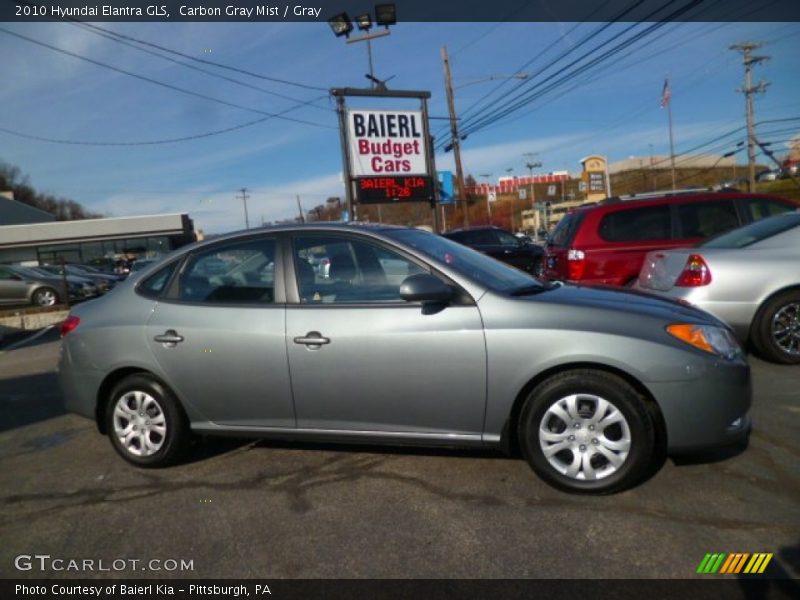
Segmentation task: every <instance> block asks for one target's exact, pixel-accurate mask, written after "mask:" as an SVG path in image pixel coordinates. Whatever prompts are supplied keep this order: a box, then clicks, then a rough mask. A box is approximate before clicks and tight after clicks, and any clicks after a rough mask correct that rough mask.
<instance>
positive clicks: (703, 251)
mask: <svg viewBox="0 0 800 600" xmlns="http://www.w3.org/2000/svg"><path fill="white" fill-rule="evenodd" d="M635 287H636V288H638V289H641V290H644V291H647V292H652V293H655V294H660V295H663V296H669V297H672V298H677V299H680V300H684V301H686V302H690V303H692V304H694V305H695V306H698V307H700V308H702V309H703V310H707V311H708V312H710V313H712V314H714V315H716V316H717V317H719V318H720V319H722V320H723V321H726V322H727V323H728V324H729V325H731V327H733V329H734V331H735V332H736V335H737V336H738V337H739V339H740V340H742V341H750V342H752V344H753V346H755V348H756V350H757V351H758V352H759V353H760V354H761V355H762V356H764V357H765V358H767V359H769V360H772V361H774V362H780V363H787V364H800V212H792V213H785V214H782V215H778V216H775V217H769V218H767V219H763V220H761V221H757V222H755V223H750V224H749V225H745V226H744V227H740V228H739V229H734V230H733V231H729V232H728V233H725V234H723V235H721V236H718V237H716V238H713V239H711V240H709V241H707V242H705V243H703V244H700V245H699V246H697V247H696V248H684V249H676V250H659V251H656V252H650V253H649V254H648V255H647V258H646V259H645V261H644V266H643V267H642V271H641V274H640V275H639V280H638V282H637V284H636V286H635Z"/></svg>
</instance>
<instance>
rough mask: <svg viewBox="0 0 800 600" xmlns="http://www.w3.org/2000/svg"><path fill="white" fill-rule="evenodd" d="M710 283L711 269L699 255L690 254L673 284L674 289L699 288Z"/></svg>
mask: <svg viewBox="0 0 800 600" xmlns="http://www.w3.org/2000/svg"><path fill="white" fill-rule="evenodd" d="M709 283H711V269H709V268H708V265H707V264H706V261H705V260H703V257H702V256H700V255H699V254H690V255H689V258H687V259H686V265H685V266H684V267H683V271H682V272H681V274H680V275H679V276H678V279H677V281H676V282H675V286H676V287H699V286H701V285H708V284H709Z"/></svg>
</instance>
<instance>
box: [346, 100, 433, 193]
mask: <svg viewBox="0 0 800 600" xmlns="http://www.w3.org/2000/svg"><path fill="white" fill-rule="evenodd" d="M422 119H423V117H422V111H418V110H360V109H350V110H348V111H347V144H348V151H349V154H350V175H351V176H352V177H353V179H354V180H355V184H356V185H355V190H356V197H357V199H358V201H359V202H361V203H379V202H400V201H419V200H431V199H432V198H433V193H434V192H433V178H432V177H431V175H430V174H429V173H428V149H427V147H426V144H425V141H424V140H425V136H424V132H425V129H424V127H423V120H422Z"/></svg>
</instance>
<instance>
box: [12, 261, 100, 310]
mask: <svg viewBox="0 0 800 600" xmlns="http://www.w3.org/2000/svg"><path fill="white" fill-rule="evenodd" d="M96 293H97V288H95V286H94V285H92V284H91V283H90V282H88V281H84V282H76V281H74V280H73V281H70V280H69V279H68V280H67V294H68V296H69V299H70V300H83V299H85V298H91V297H92V296H94V295H95V294H96ZM63 298H64V281H63V279H62V278H61V277H56V276H55V275H51V274H49V273H42V272H39V271H36V270H34V269H29V268H27V267H20V266H17V265H0V304H13V305H22V304H33V305H34V306H41V307H47V306H55V305H56V304H59V303H61V302H63Z"/></svg>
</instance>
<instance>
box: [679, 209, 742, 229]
mask: <svg viewBox="0 0 800 600" xmlns="http://www.w3.org/2000/svg"><path fill="white" fill-rule="evenodd" d="M678 221H679V222H680V226H681V237H684V238H707V237H711V236H712V235H716V234H718V233H722V232H723V231H728V230H729V229H733V228H735V227H738V226H739V217H738V215H737V214H736V206H735V205H734V203H733V200H717V201H712V202H686V203H683V204H679V205H678Z"/></svg>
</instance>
